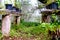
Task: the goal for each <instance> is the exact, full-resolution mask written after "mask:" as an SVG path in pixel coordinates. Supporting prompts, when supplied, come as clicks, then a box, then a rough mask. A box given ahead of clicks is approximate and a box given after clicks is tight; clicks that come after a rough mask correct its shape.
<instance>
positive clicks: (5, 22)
mask: <svg viewBox="0 0 60 40" xmlns="http://www.w3.org/2000/svg"><path fill="white" fill-rule="evenodd" d="M10 27H11V14H8V15H3V16H2V35H3V36H9V33H10Z"/></svg>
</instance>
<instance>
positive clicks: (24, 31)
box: [0, 21, 60, 40]
mask: <svg viewBox="0 0 60 40" xmlns="http://www.w3.org/2000/svg"><path fill="white" fill-rule="evenodd" d="M57 25H58V24H55V23H52V24H51V23H34V22H24V21H21V23H20V25H14V24H12V26H11V31H10V36H11V37H14V36H16V37H23V38H24V37H25V38H31V37H32V38H34V39H36V40H49V39H50V37H48V30H50V31H55V30H56V29H57V28H60V25H58V26H57ZM1 37H2V33H1V32H0V38H1Z"/></svg>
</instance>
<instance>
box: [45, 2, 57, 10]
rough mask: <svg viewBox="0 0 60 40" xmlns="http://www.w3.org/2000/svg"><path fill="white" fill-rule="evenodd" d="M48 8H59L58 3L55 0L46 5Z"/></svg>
mask: <svg viewBox="0 0 60 40" xmlns="http://www.w3.org/2000/svg"><path fill="white" fill-rule="evenodd" d="M46 8H47V9H58V3H56V2H53V3H51V4H49V5H47V6H46Z"/></svg>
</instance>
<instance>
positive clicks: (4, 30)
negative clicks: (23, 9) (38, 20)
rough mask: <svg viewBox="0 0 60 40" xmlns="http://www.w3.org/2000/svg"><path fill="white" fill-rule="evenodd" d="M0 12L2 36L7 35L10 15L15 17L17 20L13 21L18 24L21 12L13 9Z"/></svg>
mask: <svg viewBox="0 0 60 40" xmlns="http://www.w3.org/2000/svg"><path fill="white" fill-rule="evenodd" d="M0 14H1V15H2V34H3V36H9V33H10V27H11V18H12V16H14V17H16V20H17V21H15V22H16V23H17V24H19V23H20V16H21V15H22V14H21V13H19V12H16V11H13V10H0Z"/></svg>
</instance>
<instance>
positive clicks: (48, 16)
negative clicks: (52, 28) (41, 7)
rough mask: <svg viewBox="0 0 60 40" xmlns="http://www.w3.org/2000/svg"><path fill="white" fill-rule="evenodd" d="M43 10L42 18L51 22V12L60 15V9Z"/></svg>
mask: <svg viewBox="0 0 60 40" xmlns="http://www.w3.org/2000/svg"><path fill="white" fill-rule="evenodd" d="M41 12H42V20H43V21H44V22H47V23H49V22H50V21H51V18H50V15H51V14H54V13H55V14H56V15H60V14H59V13H60V10H57V9H56V10H55V9H46V10H45V11H41Z"/></svg>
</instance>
